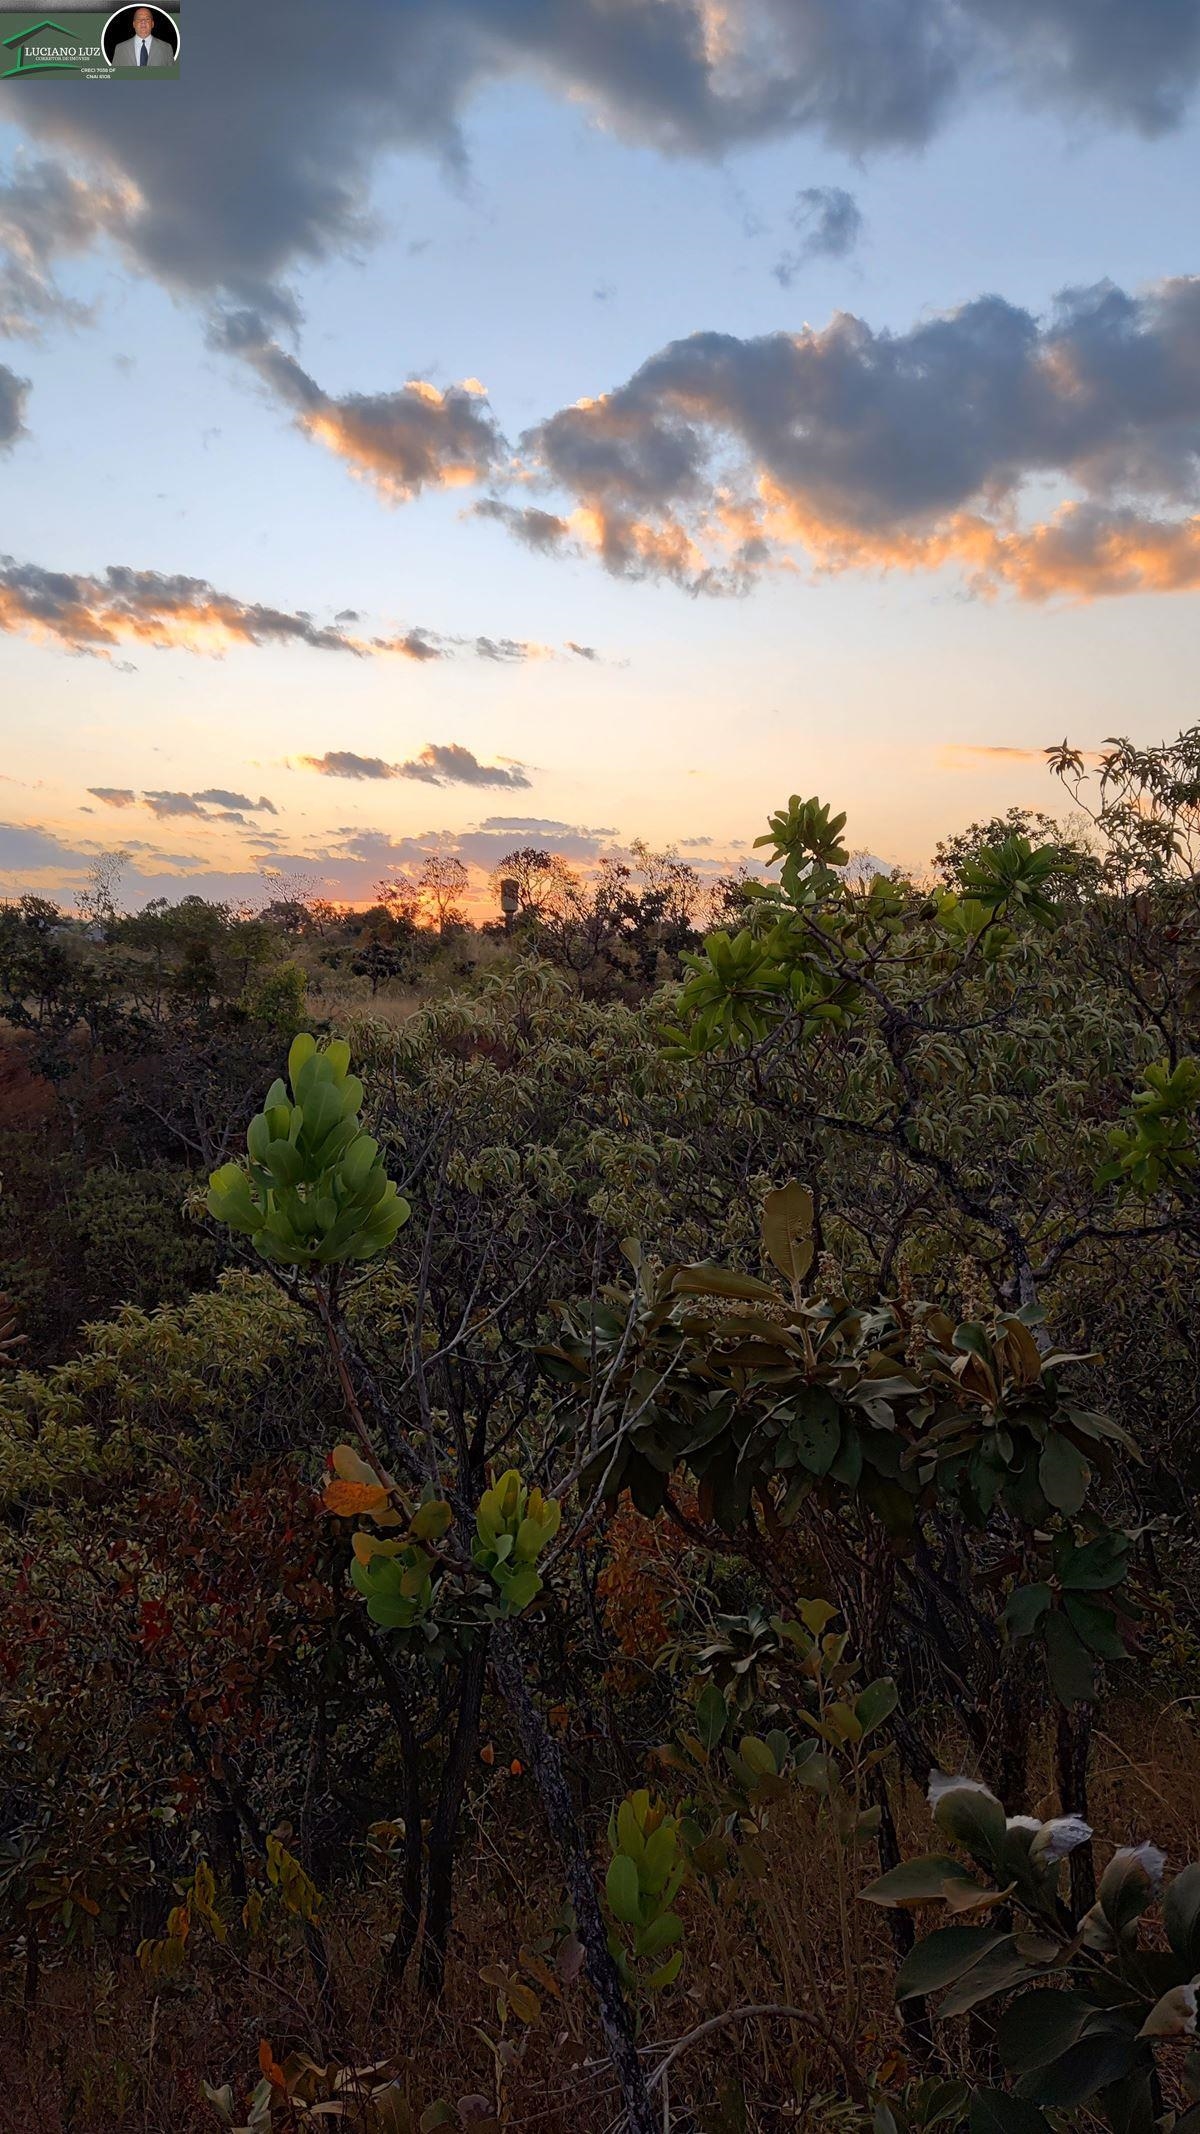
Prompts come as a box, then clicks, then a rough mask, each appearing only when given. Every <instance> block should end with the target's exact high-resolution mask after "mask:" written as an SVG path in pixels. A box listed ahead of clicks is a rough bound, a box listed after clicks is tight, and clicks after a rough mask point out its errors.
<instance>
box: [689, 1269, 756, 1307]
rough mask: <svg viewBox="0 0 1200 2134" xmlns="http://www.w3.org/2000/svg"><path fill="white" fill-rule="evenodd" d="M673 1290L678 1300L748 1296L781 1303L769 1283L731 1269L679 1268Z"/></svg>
mask: <svg viewBox="0 0 1200 2134" xmlns="http://www.w3.org/2000/svg"><path fill="white" fill-rule="evenodd" d="M671 1288H672V1290H673V1291H674V1293H675V1295H676V1296H677V1297H749V1298H753V1299H755V1300H757V1301H761V1302H766V1301H768V1300H769V1301H770V1302H771V1303H772V1304H776V1303H778V1301H779V1299H778V1296H777V1293H776V1292H775V1290H773V1289H772V1288H771V1286H770V1283H769V1282H760V1281H759V1280H758V1278H757V1276H756V1275H752V1274H738V1273H736V1272H735V1270H734V1269H733V1268H732V1267H713V1266H709V1265H697V1266H692V1267H677V1268H676V1270H675V1273H674V1275H673V1276H672V1279H671Z"/></svg>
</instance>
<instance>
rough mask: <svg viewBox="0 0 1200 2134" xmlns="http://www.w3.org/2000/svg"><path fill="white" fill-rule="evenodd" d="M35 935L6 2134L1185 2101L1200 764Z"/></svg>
mask: <svg viewBox="0 0 1200 2134" xmlns="http://www.w3.org/2000/svg"><path fill="white" fill-rule="evenodd" d="M1052 768H1053V769H1055V770H1056V771H1057V773H1058V775H1059V777H1060V779H1061V781H1062V787H1063V789H1064V791H1063V798H1062V805H1061V808H1060V809H1059V811H1058V816H1057V817H1056V816H1055V815H1053V814H1047V815H1046V816H1038V817H1028V816H1022V815H1020V814H1017V815H1014V816H1012V817H1010V818H1007V819H1005V820H1002V821H999V822H995V823H990V824H983V825H975V826H973V827H972V829H971V830H969V831H967V832H965V833H963V834H958V835H955V836H953V837H952V838H951V839H950V840H949V841H948V842H947V843H946V844H945V845H944V846H943V847H942V848H941V849H940V851H939V855H938V860H937V864H936V867H935V869H934V870H933V872H932V873H931V875H930V877H929V879H928V880H926V881H921V882H915V881H910V880H907V879H905V878H903V877H901V876H895V877H892V878H886V877H882V876H873V875H872V874H871V873H870V872H869V870H867V869H864V868H862V867H858V866H852V865H850V864H849V862H850V849H849V847H848V844H847V842H846V836H845V824H844V819H843V818H842V817H841V816H839V815H837V814H833V813H831V811H830V810H829V809H828V808H827V807H824V806H822V805H821V804H820V803H819V802H818V801H816V800H801V799H800V798H793V799H792V800H791V801H790V802H789V803H788V804H786V805H785V806H783V807H782V808H781V809H780V811H779V812H778V814H776V815H775V816H773V817H772V819H771V822H770V825H769V827H768V830H767V833H766V835H765V836H764V837H763V838H761V839H760V840H759V844H760V847H761V848H762V851H763V853H764V856H765V858H766V860H767V861H768V862H769V867H768V871H767V877H766V879H765V881H757V880H754V879H752V878H750V877H749V876H747V877H745V878H739V879H735V880H730V881H726V882H724V883H720V884H718V885H716V887H715V889H711V890H710V889H706V888H705V887H704V886H703V885H702V884H701V883H700V882H699V881H698V880H697V878H696V877H695V875H694V874H693V873H692V872H691V870H690V869H688V868H687V867H686V866H684V865H683V864H682V863H680V862H679V861H677V860H675V859H673V858H672V857H671V856H670V855H666V856H663V855H655V854H653V853H650V852H647V851H645V850H639V851H638V852H637V853H635V855H634V866H633V868H632V869H631V870H630V871H627V872H621V871H620V870H618V869H616V868H614V867H609V868H607V869H606V870H603V871H602V873H601V875H600V878H599V879H598V880H593V881H591V882H588V883H583V882H580V881H579V880H577V879H576V878H575V877H573V876H571V875H570V873H569V871H568V870H566V869H565V868H563V866H562V865H561V863H559V862H557V861H555V860H553V859H551V858H550V857H549V856H547V855H545V854H541V853H538V852H533V851H530V852H524V853H518V854H514V855H513V856H512V858H511V860H510V861H508V862H506V863H505V866H504V868H503V869H502V870H501V872H502V873H503V874H504V876H505V878H506V879H509V880H515V881H516V882H517V883H518V887H519V903H520V908H519V911H518V913H517V915H516V917H515V922H514V924H513V926H512V928H511V931H505V929H504V928H503V927H502V926H499V925H498V926H495V927H491V928H488V929H478V928H474V927H471V926H468V925H467V924H466V923H465V922H464V921H463V920H462V917H461V912H460V910H459V909H458V906H459V905H460V904H461V890H462V884H461V883H456V882H455V881H454V879H453V877H452V875H450V874H447V876H446V877H445V878H444V879H442V880H440V881H439V882H437V883H435V884H434V885H433V886H432V887H431V886H430V885H428V884H426V885H423V886H418V885H415V884H412V883H404V882H393V883H391V884H389V885H385V893H383V894H381V897H380V901H379V904H378V905H377V907H376V908H375V909H374V910H373V911H371V912H369V913H366V914H362V913H353V914H350V913H337V912H334V911H332V910H329V909H328V908H322V907H321V906H319V905H316V904H314V903H312V902H311V900H310V901H309V902H301V901H297V902H296V903H294V904H279V905H276V906H275V907H273V908H270V909H268V910H267V911H266V912H264V913H262V914H258V915H254V916H240V915H238V914H236V913H231V912H228V911H223V910H220V909H219V908H217V907H213V906H208V905H203V904H201V903H199V902H198V901H197V900H190V899H185V900H184V902H183V903H181V904H179V905H176V906H173V907H170V908H161V909H154V910H151V911H149V912H147V913H143V914H141V915H139V916H137V917H132V918H130V917H124V916H121V915H120V913H119V912H118V910H117V908H116V900H115V897H114V894H113V891H112V885H111V882H110V881H107V880H106V877H105V875H104V871H103V870H100V871H99V872H98V875H97V879H96V881H95V882H94V883H93V885H92V889H91V891H90V893H89V902H88V905H87V908H86V909H85V911H84V913H83V916H82V917H81V918H80V917H76V918H72V919H66V918H64V916H63V915H62V914H61V913H59V912H58V911H56V910H55V909H54V908H53V907H52V906H50V905H48V904H45V903H43V902H41V901H39V900H37V899H32V898H24V899H21V900H19V901H18V902H16V903H15V904H13V905H11V906H10V907H8V908H7V909H5V910H4V911H3V912H2V913H0V1010H2V1012H3V1015H4V1017H5V1034H4V1041H3V1052H2V1054H0V1075H2V1083H0V1106H2V1108H0V1178H2V1184H0V1252H2V1254H3V1284H4V1287H5V1288H6V1290H7V1292H8V1303H7V1305H6V1306H5V1307H4V1308H3V1310H2V1311H0V1503H2V1506H3V1525H2V1527H0V1537H2V1538H0V1548H2V1550H3V1574H2V1575H3V1598H2V1600H0V1699H2V1704H0V1712H2V1717H0V1995H2V2006H3V2034H4V2039H5V2043H4V2048H3V2055H2V2059H0V2072H2V2076H3V2080H2V2081H0V2125H3V2126H4V2127H6V2128H7V2127H11V2128H13V2129H18V2128H19V2129H26V2128H31V2129H32V2128H37V2129H43V2128H44V2129H46V2130H47V2134H57V2130H58V2129H64V2130H65V2129H74V2130H79V2134H135V2130H137V2134H147V2130H159V2129H162V2130H164V2134H165V2130H171V2134H176V2130H179V2134H201V2130H203V2129H206V2128H208V2129H217V2128H219V2127H221V2126H222V2125H224V2126H226V2127H236V2128H252V2129H255V2130H260V2134H261V2130H266V2129H271V2130H293V2129H305V2130H310V2129H311V2130H313V2134H315V2130H317V2129H319V2128H323V2127H327V2126H328V2127H345V2128H347V2129H348V2130H355V2134H409V2130H412V2134H417V2130H418V2129H419V2130H420V2134H433V2130H434V2129H437V2128H443V2127H444V2128H448V2129H457V2130H462V2134H493V2130H495V2129H497V2128H505V2129H508V2128H514V2129H515V2128H518V2127H520V2128H537V2129H547V2130H554V2129H558V2128H564V2129H565V2128H568V2127H570V2128H572V2129H579V2130H581V2134H582V2130H586V2134H592V2130H594V2134H607V2130H612V2134H615V2130H616V2129H618V2128H619V2127H622V2126H628V2127H631V2128H633V2129H635V2130H637V2134H649V2130H650V2129H651V2128H662V2129H664V2130H670V2129H671V2128H674V2129H676V2130H682V2129H689V2130H690V2129H693V2128H697V2129H703V2130H705V2134H726V2130H728V2134H742V2130H750V2129H758V2128H772V2129H774V2128H779V2127H786V2126H795V2127H803V2128H809V2127H811V2128H814V2129H816V2128H820V2129H825V2128H828V2129H831V2130H834V2129H836V2130H838V2134H842V2130H845V2134H868V2130H870V2134H925V2130H927V2129H929V2130H932V2129H935V2128H936V2129H940V2130H943V2134H956V2130H958V2129H960V2128H968V2129H969V2130H970V2134H1057V2130H1060V2129H1064V2128H1067V2127H1075V2126H1080V2127H1086V2126H1091V2125H1105V2126H1108V2127H1109V2128H1111V2129H1112V2130H1113V2134H1152V2130H1153V2129H1155V2128H1162V2129H1164V2130H1169V2129H1174V2130H1175V2134H1195V2129H1196V2128H1197V2127H1200V2103H1198V2102H1197V2099H1198V2098H1200V2058H1198V2057H1197V2056H1196V2053H1195V2040H1194V2032H1195V2021H1196V1982H1197V1980H1198V1979H1200V1867H1198V1866H1195V1865H1189V1864H1188V1863H1189V1861H1192V1860H1193V1859H1194V1858H1195V1857H1196V1855H1197V1852H1198V1851H1200V1766H1198V1762H1197V1753H1196V1751H1197V1738H1198V1737H1197V1725H1196V1707H1197V1700H1198V1698H1200V1670H1198V1666H1197V1660H1198V1656H1200V1604H1198V1603H1197V1599H1196V1594H1197V1577H1196V1562H1197V1547H1196V1536H1195V1510H1196V1498H1197V1489H1198V1487H1200V1456H1198V1451H1197V1443H1198V1440H1197V1427H1198V1426H1197V1409H1198V1397H1200V1382H1198V1376H1197V1365H1196V1353H1197V1336H1196V1310H1195V1294H1196V1274H1197V1267H1198V1264H1200V1198H1198V1197H1197V1196H1198V1179H1197V1156H1198V1152H1200V1139H1198V1134H1200V1125H1198V1115H1200V877H1198V875H1197V871H1196V869H1197V862H1198V855H1197V852H1196V849H1195V841H1196V839H1197V837H1200V729H1197V730H1194V731H1193V732H1191V733H1190V734H1186V735H1184V736H1182V737H1181V738H1180V740H1179V741H1178V742H1177V743H1174V744H1171V745H1170V746H1164V747H1163V748H1159V749H1153V750H1140V749H1137V748H1134V747H1132V746H1131V745H1130V744H1127V743H1114V744H1113V745H1112V748H1111V750H1110V753H1109V754H1108V755H1107V757H1106V758H1105V759H1104V762H1103V763H1102V764H1101V765H1100V766H1099V767H1098V768H1095V769H1093V770H1091V771H1090V772H1089V770H1088V768H1087V767H1086V766H1085V765H1084V763H1083V762H1082V761H1081V759H1080V758H1079V757H1077V756H1075V755H1074V754H1073V753H1072V752H1071V751H1070V750H1069V749H1068V748H1066V747H1065V746H1064V748H1063V749H1062V750H1061V751H1060V752H1058V753H1057V754H1056V756H1055V757H1054V759H1053V762H1052Z"/></svg>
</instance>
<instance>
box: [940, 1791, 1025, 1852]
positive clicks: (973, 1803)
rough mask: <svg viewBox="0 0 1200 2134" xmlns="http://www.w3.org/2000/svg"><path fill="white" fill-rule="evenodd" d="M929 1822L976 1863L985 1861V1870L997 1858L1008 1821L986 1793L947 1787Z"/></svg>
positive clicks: (1001, 1809) (997, 1804)
mask: <svg viewBox="0 0 1200 2134" xmlns="http://www.w3.org/2000/svg"><path fill="white" fill-rule="evenodd" d="M933 1820H934V1822H935V1823H936V1824H937V1826H938V1828H939V1830H944V1831H945V1833H946V1836H947V1837H948V1838H953V1839H954V1840H955V1842H956V1843H957V1844H959V1845H965V1847H966V1849H967V1851H968V1852H969V1853H971V1854H973V1855H974V1857H975V1858H976V1859H979V1860H985V1861H986V1862H987V1864H988V1866H989V1867H991V1866H993V1865H994V1864H995V1862H996V1860H997V1859H998V1857H999V1853H1000V1848H1001V1847H1002V1845H1003V1843H1004V1834H1005V1831H1006V1830H1007V1828H1008V1818H1007V1816H1006V1815H1005V1813H1004V1810H1003V1808H1002V1807H1001V1806H1000V1803H999V1801H998V1800H996V1799H995V1798H994V1797H993V1796H992V1794H990V1793H982V1792H980V1791H979V1789H978V1787H975V1786H951V1787H950V1789H949V1791H948V1792H946V1793H943V1795H942V1797H941V1799H940V1800H939V1802H938V1804H937V1807H936V1808H935V1809H934V1811H933Z"/></svg>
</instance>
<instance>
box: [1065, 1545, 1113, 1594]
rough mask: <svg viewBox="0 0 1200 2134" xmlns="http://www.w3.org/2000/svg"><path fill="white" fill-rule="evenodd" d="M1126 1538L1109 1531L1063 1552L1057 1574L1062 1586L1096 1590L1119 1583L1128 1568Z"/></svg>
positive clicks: (1084, 1590)
mask: <svg viewBox="0 0 1200 2134" xmlns="http://www.w3.org/2000/svg"><path fill="white" fill-rule="evenodd" d="M1128 1557H1129V1537H1128V1535H1127V1534H1121V1533H1117V1532H1115V1531H1114V1532H1110V1533H1107V1534H1097V1536H1096V1539H1095V1540H1094V1541H1089V1542H1087V1543H1085V1545H1084V1547H1083V1548H1081V1549H1077V1548H1071V1549H1070V1550H1068V1551H1066V1552H1064V1556H1063V1559H1062V1561H1061V1562H1060V1563H1059V1566H1058V1575H1059V1578H1060V1579H1061V1581H1062V1584H1063V1585H1064V1587H1067V1588H1073V1589H1075V1590H1076V1591H1080V1592H1085V1593H1086V1592H1093V1593H1094V1592H1100V1591H1102V1590H1103V1589H1105V1588H1106V1587H1109V1586H1119V1585H1120V1583H1121V1581H1122V1579H1123V1578H1124V1576H1125V1573H1126V1570H1127V1568H1128Z"/></svg>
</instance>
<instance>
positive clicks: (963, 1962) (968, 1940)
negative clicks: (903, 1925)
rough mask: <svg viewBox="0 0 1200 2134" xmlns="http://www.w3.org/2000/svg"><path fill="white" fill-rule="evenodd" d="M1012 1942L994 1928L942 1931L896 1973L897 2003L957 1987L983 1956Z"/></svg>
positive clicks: (920, 1946) (911, 1952)
mask: <svg viewBox="0 0 1200 2134" xmlns="http://www.w3.org/2000/svg"><path fill="white" fill-rule="evenodd" d="M1009 1939H1010V1937H1009V1936H1008V1935H1007V1934H994V1933H993V1932H992V1930H991V1928H990V1927H939V1928H938V1930H937V1932H936V1933H934V1934H927V1935H926V1937H925V1939H924V1941H919V1942H918V1943H917V1944H916V1947H915V1948H912V1949H910V1950H909V1952H908V1955H907V1956H906V1957H905V1959H904V1962H903V1963H902V1964H901V1966H900V1969H899V1971H898V1972H897V1973H896V1999H897V2000H898V2001H904V2000H908V1999H909V1998H910V1997H911V1995H913V1994H914V1993H937V1992H938V1991H939V1990H940V1989H941V1987H943V1986H951V1985H953V1984H954V1982H955V1981H956V1980H957V1979H959V1978H961V1977H962V1976H963V1974H964V1972H967V1971H969V1970H970V1969H971V1966H972V1965H973V1964H976V1963H978V1962H979V1959H980V1957H981V1956H984V1955H986V1954H987V1952H988V1951H989V1950H991V1949H996V1948H999V1947H1000V1946H1001V1944H1002V1943H1004V1942H1007V1941H1008V1940H1009Z"/></svg>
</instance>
